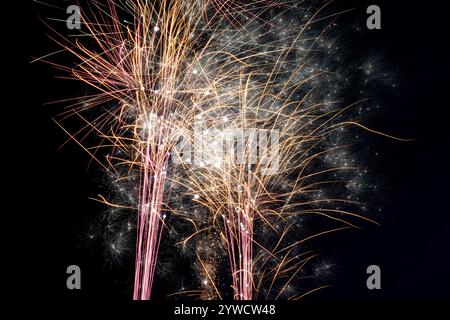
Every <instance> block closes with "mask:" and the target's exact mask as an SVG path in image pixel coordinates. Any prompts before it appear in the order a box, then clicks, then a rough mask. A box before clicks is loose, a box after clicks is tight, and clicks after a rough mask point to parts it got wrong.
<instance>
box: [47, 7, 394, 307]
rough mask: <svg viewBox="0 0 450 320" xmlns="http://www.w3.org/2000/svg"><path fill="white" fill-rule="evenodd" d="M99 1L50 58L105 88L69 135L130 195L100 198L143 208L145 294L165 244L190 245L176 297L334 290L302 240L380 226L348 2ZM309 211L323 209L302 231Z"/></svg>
mask: <svg viewBox="0 0 450 320" xmlns="http://www.w3.org/2000/svg"><path fill="white" fill-rule="evenodd" d="M89 4H90V5H89V6H84V7H83V6H81V8H82V12H81V16H82V19H83V21H82V26H83V27H82V31H81V32H82V36H80V37H77V38H76V40H75V41H71V40H70V39H67V38H64V37H61V36H57V37H55V38H54V40H55V41H56V42H57V43H58V44H59V45H61V46H62V47H63V48H64V50H65V52H68V53H70V54H71V55H72V56H73V57H74V58H76V59H77V62H76V64H75V65H74V66H67V65H61V64H59V63H54V62H51V61H47V62H48V63H50V64H52V65H54V66H55V67H57V68H59V69H62V70H64V71H65V72H67V74H68V76H66V77H67V78H70V79H75V80H79V81H81V82H83V83H84V84H86V85H87V86H88V87H90V88H91V90H92V91H93V93H89V94H86V95H85V96H83V97H78V98H77V100H75V102H73V103H71V104H70V105H69V106H68V107H67V111H65V112H64V113H62V114H61V115H60V116H59V119H58V124H60V123H62V122H63V121H66V120H68V119H69V118H72V117H74V116H75V117H76V118H77V119H80V120H81V121H82V123H83V125H82V127H81V128H80V130H79V131H78V132H68V131H66V132H67V133H68V134H70V136H71V138H72V139H73V140H75V141H77V142H78V144H79V145H80V146H82V147H83V148H84V149H85V150H86V151H87V152H88V153H89V154H90V155H91V156H92V158H93V159H95V160H96V161H97V162H98V163H99V164H101V165H102V166H103V167H104V169H105V170H106V171H107V173H108V176H109V177H111V184H112V186H113V187H117V188H118V189H119V191H120V193H121V194H122V195H123V196H121V197H116V199H115V200H114V201H112V200H111V201H110V200H107V198H105V197H103V196H99V197H98V198H96V200H98V201H100V202H102V203H104V204H106V205H108V206H109V207H111V209H112V210H113V211H112V212H116V211H117V210H127V211H129V210H135V211H136V212H137V215H136V216H137V219H136V222H135V227H131V224H130V222H129V220H128V219H125V220H126V228H127V231H130V230H134V231H135V235H136V236H135V239H136V250H135V278H134V279H135V280H134V294H133V298H134V299H137V300H138V299H143V300H146V299H150V297H151V292H152V285H153V282H154V279H155V273H156V270H157V268H158V253H159V248H160V243H161V239H164V240H163V241H162V242H163V243H164V244H165V246H168V247H173V248H175V247H178V248H180V250H181V251H183V252H188V253H189V255H190V256H191V259H192V261H193V265H194V268H193V269H194V272H196V273H197V275H198V277H197V278H198V279H199V283H201V288H200V289H198V290H184V289H183V288H182V289H181V290H180V292H178V293H176V295H193V296H197V297H199V298H201V299H217V298H220V299H222V298H224V297H228V296H231V297H232V298H233V299H238V300H250V299H279V298H290V299H299V298H301V297H303V296H305V295H306V294H308V293H309V292H313V291H315V290H317V289H319V288H322V287H324V286H320V287H318V288H313V289H311V290H307V291H304V290H294V289H293V287H294V283H296V280H297V279H301V278H307V277H308V276H307V273H306V271H305V270H306V266H307V265H308V263H312V261H314V259H315V258H317V256H318V254H317V253H315V252H314V251H313V250H309V249H306V248H307V247H306V246H305V244H306V243H307V242H308V241H309V240H311V239H313V238H316V237H318V236H320V235H324V234H329V233H333V232H338V231H342V230H346V229H349V228H359V225H360V224H361V223H362V222H365V223H376V222H375V221H374V220H372V219H370V218H368V217H366V216H365V215H364V214H363V213H361V212H362V211H363V210H362V208H363V207H364V205H365V204H364V203H362V201H360V200H361V199H360V198H359V194H360V193H361V192H362V190H361V189H362V188H363V185H364V183H363V179H364V174H363V172H364V170H363V169H361V168H358V167H357V166H356V165H355V159H353V158H352V155H351V152H349V151H348V150H347V149H348V147H349V142H348V141H346V140H345V139H343V138H342V137H344V136H345V134H344V133H345V132H346V131H347V130H348V128H349V127H355V128H358V129H363V130H366V131H370V132H372V133H375V134H381V133H379V132H375V131H373V130H370V129H368V128H367V127H365V126H364V125H362V124H360V123H359V122H358V121H357V119H356V118H357V116H358V112H357V110H358V108H360V106H361V104H362V103H363V101H362V100H361V101H353V102H352V103H346V102H345V100H344V99H341V98H340V96H341V93H342V92H345V90H346V89H348V88H349V86H351V85H353V83H352V81H351V79H350V77H349V75H348V74H346V73H345V71H344V70H343V68H342V66H341V61H342V60H341V59H342V57H341V55H340V51H339V47H338V45H337V44H335V43H334V42H333V41H332V40H331V39H333V38H332V37H331V36H330V34H332V33H333V30H335V28H336V26H337V24H336V20H337V18H338V17H339V15H340V14H343V12H337V13H329V10H328V7H329V5H330V3H329V2H327V3H326V2H322V1H316V2H314V4H310V3H306V2H300V3H298V2H295V3H294V2H290V1H283V2H281V1H258V2H251V1H248V2H246V1H236V0H233V1H225V0H224V1H218V0H201V1H196V0H160V1H158V2H157V3H156V2H153V1H145V0H134V1H124V2H117V1H106V2H98V1H94V0H93V1H90V2H89ZM124 17H125V18H126V19H124ZM41 60H47V59H46V58H42V59H41ZM370 68H372V66H371V65H370ZM355 110H356V111H355ZM61 127H63V126H62V125H61ZM92 135H93V136H96V137H97V139H98V141H99V142H98V143H96V144H95V145H93V146H87V145H86V137H88V136H92ZM388 137H389V136H388ZM122 214H123V213H122ZM310 217H317V218H320V220H319V219H317V220H314V221H315V222H316V227H315V228H312V230H310V231H309V232H305V230H304V221H305V219H310ZM164 229H166V230H167V232H166V233H167V235H164V234H165V232H164ZM111 248H112V250H113V251H114V252H117V253H120V252H121V251H122V249H121V245H120V243H118V242H114V243H113V244H112V245H111ZM161 263H162V262H161ZM326 268H328V266H326V267H325V269H326ZM224 269H227V270H228V272H227V274H228V275H229V276H228V277H222V276H221V275H220V272H221V271H223V270H224ZM319 269H321V267H320V268H316V269H315V270H316V271H317V270H319ZM228 282H230V283H228ZM230 288H231V292H230Z"/></svg>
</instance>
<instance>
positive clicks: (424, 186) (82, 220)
mask: <svg viewBox="0 0 450 320" xmlns="http://www.w3.org/2000/svg"><path fill="white" fill-rule="evenodd" d="M341 2H343V3H345V6H347V7H352V6H353V5H352V3H355V4H356V8H357V12H358V13H357V14H358V15H360V17H361V20H362V21H363V22H362V25H364V24H365V20H366V17H367V15H366V13H365V9H366V8H367V5H368V4H372V3H368V2H366V1H341ZM60 3H61V6H62V7H65V6H66V2H64V1H60ZM67 3H68V2H67ZM373 3H374V4H378V5H380V6H381V8H382V30H379V31H372V32H367V33H366V38H365V41H364V43H363V45H365V46H368V47H373V48H382V49H383V51H384V52H385V53H386V60H387V61H389V63H390V64H392V65H394V66H395V67H396V69H397V71H398V74H400V80H399V85H400V89H399V90H398V92H399V93H398V94H397V95H396V96H395V97H392V99H391V101H386V104H387V105H388V106H390V107H389V108H388V111H386V114H384V115H383V117H378V122H377V125H378V127H377V128H376V129H378V130H385V129H388V131H389V132H390V133H393V134H396V135H399V136H406V137H413V138H414V139H415V141H414V142H412V143H398V142H392V141H386V139H382V138H380V139H373V141H371V143H372V144H373V147H374V149H375V150H378V151H379V153H380V154H381V155H382V156H381V157H380V158H379V159H377V166H378V168H376V170H377V172H378V173H379V174H380V175H382V178H383V180H384V186H385V190H388V192H385V193H384V194H383V199H382V201H383V202H384V207H385V210H384V212H383V217H384V221H382V226H381V227H368V228H365V229H364V230H361V231H355V232H349V233H346V234H344V235H340V236H339V237H335V238H334V243H335V246H336V248H337V247H339V248H345V249H339V250H338V251H337V252H338V253H337V254H336V261H337V263H338V272H336V273H335V274H334V275H333V277H332V279H331V283H332V284H333V287H331V288H329V289H326V290H323V291H320V292H318V293H316V294H314V295H312V296H310V297H309V298H307V300H310V301H314V302H321V301H330V300H348V301H354V300H357V301H373V300H378V301H379V300H410V299H418V300H427V299H448V298H450V293H449V289H450V280H449V279H450V257H449V247H448V246H449V245H450V210H449V208H448V200H447V198H448V197H449V196H448V190H449V187H448V181H449V179H448V178H449V175H448V164H449V161H448V154H449V153H448V148H449V146H450V144H449V142H450V134H449V132H448V130H449V119H450V117H449V115H450V112H449V107H450V106H449V92H450V90H449V85H450V81H449V80H450V76H449V75H450V52H449V49H450V45H449V43H448V41H449V40H450V10H449V8H448V5H446V4H445V3H446V2H444V1H438V0H430V1H414V2H412V1H405V0H402V1H380V0H377V1H373ZM21 5H23V7H20V8H15V9H14V10H12V9H11V10H10V12H9V13H8V14H7V15H9V17H7V18H9V19H11V22H10V23H8V25H9V26H8V29H7V32H5V33H7V37H6V38H5V43H7V44H8V45H2V47H3V50H5V51H7V52H8V53H10V54H12V59H14V60H16V59H18V61H14V62H13V61H12V60H9V59H7V60H4V61H3V64H4V66H5V69H4V73H5V78H6V79H5V82H7V86H6V90H5V92H4V97H5V102H4V106H3V107H4V108H5V110H8V111H12V113H13V114H12V115H5V117H4V118H3V123H4V128H5V129H6V130H5V131H6V134H5V135H4V136H3V140H4V141H5V143H4V148H3V159H4V160H6V163H5V164H4V170H5V172H6V173H7V175H8V177H9V176H11V179H10V183H8V184H6V185H5V186H4V189H5V188H6V189H7V193H6V199H4V203H5V206H4V214H5V215H7V216H8V217H12V218H13V219H12V220H13V222H11V223H8V224H7V225H4V226H3V228H5V229H7V231H9V232H8V233H10V234H9V235H8V243H6V246H8V247H10V248H11V247H12V251H13V256H12V257H13V258H11V259H8V263H9V264H10V265H11V267H12V269H13V270H14V271H15V272H18V273H19V275H18V276H14V277H13V278H14V279H10V280H13V282H14V283H15V289H18V291H19V292H20V293H19V295H24V291H25V296H26V297H28V298H32V299H40V298H44V297H45V298H46V299H61V298H65V299H75V298H92V299H99V300H101V299H111V298H114V299H117V298H118V299H122V300H126V299H131V296H132V293H131V289H132V288H131V286H132V282H131V280H132V266H127V265H125V266H123V267H121V268H111V267H109V266H107V265H105V263H104V256H103V254H102V252H101V249H100V248H94V249H92V248H91V249H89V248H86V247H85V246H83V245H82V240H81V239H82V234H81V231H82V230H83V228H84V227H85V225H86V223H88V222H89V220H90V219H92V217H93V216H94V215H95V214H96V212H95V210H96V206H95V205H93V204H92V202H91V201H90V200H88V197H91V196H93V195H95V193H93V192H95V191H96V183H97V182H98V181H96V180H95V179H94V181H93V180H92V176H94V177H95V176H96V174H95V172H94V174H92V170H94V169H89V168H88V167H89V157H88V156H87V155H86V154H85V153H84V152H83V151H82V150H81V149H80V148H79V147H78V146H76V145H75V144H73V143H69V145H68V146H66V147H64V148H63V149H62V150H58V149H59V147H60V146H61V145H62V144H63V143H64V142H65V141H66V139H67V136H66V135H65V134H64V133H63V132H62V131H61V130H60V129H59V128H58V127H57V126H56V124H54V123H53V122H52V120H51V116H52V115H54V114H55V111H58V110H55V109H52V108H53V107H49V106H43V104H44V103H46V102H48V101H53V100H57V99H58V98H67V97H73V96H76V95H77V94H78V91H77V90H79V87H78V86H77V85H75V86H74V85H73V83H68V82H65V81H61V80H58V79H54V78H53V76H54V70H52V69H51V68H50V67H49V66H48V65H45V64H40V63H35V64H30V61H31V60H32V57H38V56H41V55H45V54H47V53H49V52H52V50H55V49H56V47H54V46H53V45H52V44H51V42H50V41H49V40H48V38H47V37H46V36H45V33H46V32H47V29H46V27H45V26H43V24H42V23H41V22H40V21H39V19H38V17H41V18H44V17H45V16H46V11H45V10H46V9H45V8H43V7H42V6H39V5H36V4H33V3H32V1H27V2H26V4H25V3H24V4H21ZM9 19H8V20H9ZM5 31H6V30H5ZM360 45H361V44H360ZM94 171H95V170H94ZM334 249H335V248H333V247H331V248H329V250H330V251H331V252H333V250H334ZM70 264H77V265H80V267H81V269H82V277H83V278H82V286H83V289H82V290H80V291H68V290H67V289H66V285H65V280H66V274H65V271H66V267H67V266H68V265H70ZM371 264H377V265H379V266H380V267H381V269H382V290H379V291H376V290H374V291H369V290H367V288H366V285H365V279H366V277H367V276H366V274H365V270H366V267H367V266H368V265H371ZM124 274H130V276H129V277H128V278H127V277H126V276H124ZM17 279H19V281H17ZM117 279H119V280H117ZM22 280H23V284H22ZM127 281H128V282H127ZM157 286H158V285H157ZM156 290H158V288H156Z"/></svg>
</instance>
